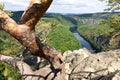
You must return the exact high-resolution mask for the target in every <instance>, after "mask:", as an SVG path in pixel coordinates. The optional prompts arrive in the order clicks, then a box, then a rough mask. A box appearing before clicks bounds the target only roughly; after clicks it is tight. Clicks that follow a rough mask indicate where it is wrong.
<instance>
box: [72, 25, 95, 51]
mask: <svg viewBox="0 0 120 80" xmlns="http://www.w3.org/2000/svg"><path fill="white" fill-rule="evenodd" d="M70 31H71V32H72V33H73V34H74V36H75V37H76V38H77V40H78V41H79V42H80V44H81V45H82V47H83V48H86V49H88V50H89V51H90V52H94V50H93V48H92V47H91V45H90V44H89V42H88V41H86V40H85V39H84V38H83V37H82V36H80V34H79V33H78V32H77V27H72V30H70Z"/></svg>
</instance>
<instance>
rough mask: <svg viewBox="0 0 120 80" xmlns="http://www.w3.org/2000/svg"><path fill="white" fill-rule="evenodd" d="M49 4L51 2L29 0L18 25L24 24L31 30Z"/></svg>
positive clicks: (46, 0)
mask: <svg viewBox="0 0 120 80" xmlns="http://www.w3.org/2000/svg"><path fill="white" fill-rule="evenodd" d="M51 3H52V0H31V1H30V4H29V7H28V8H27V10H26V11H25V12H24V13H23V15H22V17H21V19H20V22H19V24H26V25H27V26H29V27H30V28H31V30H33V29H34V27H35V25H36V23H37V22H38V20H39V19H40V18H41V17H42V16H43V14H44V13H45V12H46V10H47V9H48V8H49V6H50V4H51Z"/></svg>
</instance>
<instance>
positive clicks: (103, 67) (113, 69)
mask: <svg viewBox="0 0 120 80" xmlns="http://www.w3.org/2000/svg"><path fill="white" fill-rule="evenodd" d="M63 56H64V58H65V72H66V80H120V49H118V50H113V51H108V52H101V53H96V54H91V53H90V52H89V51H88V50H87V49H80V50H75V51H67V52H65V53H64V54H63Z"/></svg>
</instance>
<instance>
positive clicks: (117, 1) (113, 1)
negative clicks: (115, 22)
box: [99, 0, 120, 11]
mask: <svg viewBox="0 0 120 80" xmlns="http://www.w3.org/2000/svg"><path fill="white" fill-rule="evenodd" d="M99 1H106V3H107V4H108V6H109V8H107V9H105V10H110V11H115V10H119V9H120V0H99Z"/></svg>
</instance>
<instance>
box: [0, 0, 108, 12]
mask: <svg viewBox="0 0 120 80" xmlns="http://www.w3.org/2000/svg"><path fill="white" fill-rule="evenodd" d="M29 1H30V0H15V1H14V0H0V3H2V4H5V9H6V10H11V11H19V10H25V8H26V7H27V6H28V4H29ZM105 8H107V6H106V3H105V2H100V1H99V0H53V2H52V4H51V6H50V8H49V9H48V10H47V12H52V13H75V14H81V13H96V12H103V11H104V9H105Z"/></svg>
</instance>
